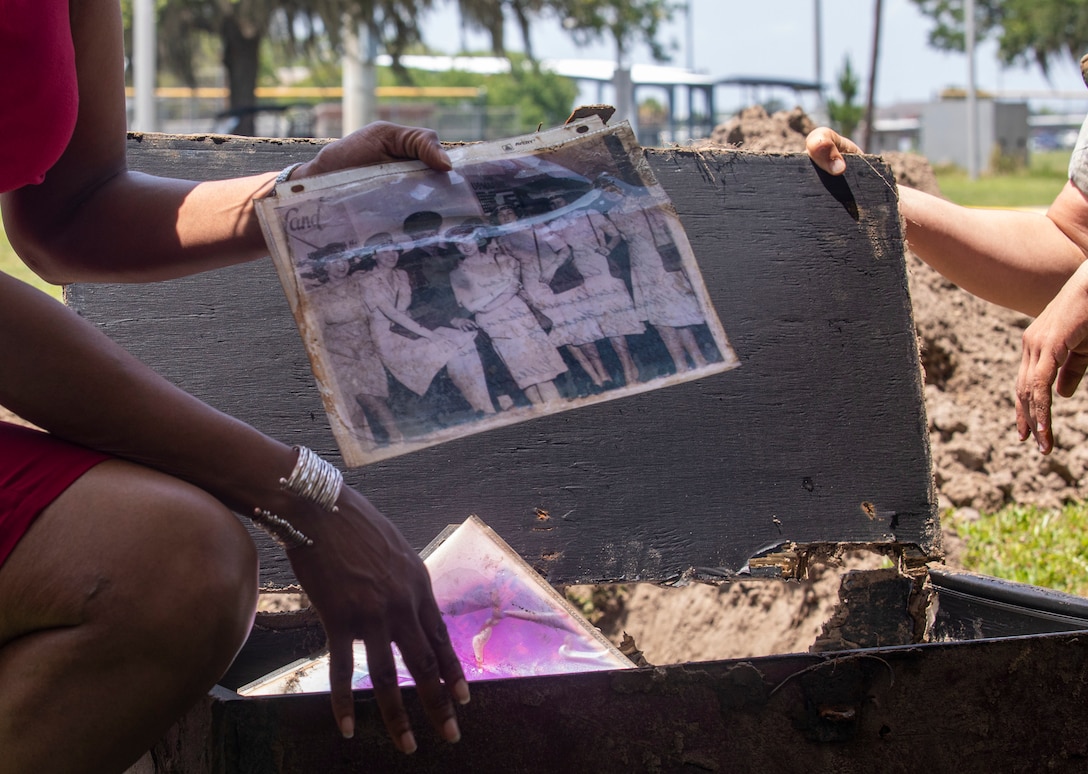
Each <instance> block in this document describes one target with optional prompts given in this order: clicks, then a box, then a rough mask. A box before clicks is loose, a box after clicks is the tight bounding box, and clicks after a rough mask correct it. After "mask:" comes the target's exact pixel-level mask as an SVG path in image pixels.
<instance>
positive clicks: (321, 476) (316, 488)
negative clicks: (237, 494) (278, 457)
mask: <svg viewBox="0 0 1088 774" xmlns="http://www.w3.org/2000/svg"><path fill="white" fill-rule="evenodd" d="M294 448H295V449H296V450H297V451H298V458H297V459H296V460H295V467H294V470H292V471H291V475H290V476H288V477H287V478H281V479H280V489H282V490H284V491H285V492H290V493H291V494H293V495H295V496H297V497H300V498H302V499H303V500H306V501H308V502H311V503H314V504H315V505H319V506H321V507H322V508H324V509H325V510H326V511H328V512H330V513H336V512H337V511H338V510H339V508H337V506H336V501H337V499H339V497H340V490H341V489H342V488H343V486H344V477H343V475H342V474H341V473H340V471H339V470H337V469H336V468H335V467H334V466H333V465H332V463H330V462H328V461H327V460H324V459H322V458H321V457H319V456H318V455H317V454H315V453H314V452H313V451H312V450H310V449H308V448H307V447H305V446H295V447H294ZM252 518H253V521H254V522H255V523H256V524H257V525H258V526H259V527H261V528H262V529H263V530H264V531H265V532H267V533H268V534H269V535H270V536H271V537H272V539H273V540H275V541H276V542H277V543H279V544H280V545H281V546H283V548H285V549H292V548H302V547H304V546H312V545H313V544H314V541H313V540H311V539H310V538H309V537H307V536H306V535H304V534H303V533H302V532H300V531H299V530H298V529H296V528H295V527H294V526H292V524H291V523H290V522H289V521H287V519H285V518H283V517H281V516H277V515H276V514H274V513H272V512H271V511H268V510H266V509H264V508H254V509H253V516H252Z"/></svg>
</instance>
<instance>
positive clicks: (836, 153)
mask: <svg viewBox="0 0 1088 774" xmlns="http://www.w3.org/2000/svg"><path fill="white" fill-rule="evenodd" d="M805 150H806V151H808V155H809V158H811V159H812V162H813V163H814V164H815V165H816V166H818V167H819V168H820V169H822V170H823V171H824V172H827V173H828V174H830V175H841V174H842V173H843V172H845V171H846V159H844V158H843V156H842V154H844V153H861V152H862V150H861V148H859V147H858V146H857V145H856V144H855V143H854V141H853V140H850V139H848V138H846V137H843V136H842V135H841V134H839V133H838V132H836V131H835V130H834V129H830V128H828V127H826V126H819V127H817V128H815V129H813V130H812V131H811V132H809V133H808V136H807V137H806V138H805Z"/></svg>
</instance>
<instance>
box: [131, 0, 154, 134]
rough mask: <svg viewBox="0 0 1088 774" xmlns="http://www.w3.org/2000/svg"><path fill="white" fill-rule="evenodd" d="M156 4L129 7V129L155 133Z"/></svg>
mask: <svg viewBox="0 0 1088 774" xmlns="http://www.w3.org/2000/svg"><path fill="white" fill-rule="evenodd" d="M156 48H157V46H156V43H155V0H134V2H133V4H132V87H133V91H134V92H135V97H134V99H133V106H132V129H133V130H134V131H137V132H154V131H155V130H156V128H157V125H158V120H157V116H156V113H155V85H156V80H157V78H156V77H155V50H156Z"/></svg>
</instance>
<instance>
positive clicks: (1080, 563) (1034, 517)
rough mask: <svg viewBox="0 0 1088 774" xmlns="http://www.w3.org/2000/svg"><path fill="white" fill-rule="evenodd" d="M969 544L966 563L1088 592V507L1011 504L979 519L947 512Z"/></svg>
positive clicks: (1002, 574) (987, 571)
mask: <svg viewBox="0 0 1088 774" xmlns="http://www.w3.org/2000/svg"><path fill="white" fill-rule="evenodd" d="M943 518H945V519H949V520H950V521H951V526H953V527H954V528H955V529H956V532H957V533H959V535H960V536H961V537H962V538H964V540H965V541H966V543H967V554H966V556H965V557H964V564H965V565H966V566H967V568H968V569H970V570H974V571H975V572H979V573H982V574H983V575H992V576H994V577H997V578H1006V579H1008V580H1013V581H1019V582H1021V583H1031V584H1033V585H1036V586H1045V587H1047V588H1052V589H1060V590H1062V591H1067V592H1070V593H1072V594H1079V595H1080V596H1088V509H1086V508H1085V506H1084V504H1083V503H1075V504H1071V505H1067V506H1065V507H1064V508H1062V509H1061V510H1040V509H1038V508H1033V507H1024V506H1015V505H1014V506H1009V507H1007V508H1004V509H1002V510H1000V511H998V512H997V513H983V514H981V515H980V516H979V517H978V518H977V519H973V520H972V519H965V518H958V517H956V516H955V515H954V512H949V513H946V514H945V515H944V517H943Z"/></svg>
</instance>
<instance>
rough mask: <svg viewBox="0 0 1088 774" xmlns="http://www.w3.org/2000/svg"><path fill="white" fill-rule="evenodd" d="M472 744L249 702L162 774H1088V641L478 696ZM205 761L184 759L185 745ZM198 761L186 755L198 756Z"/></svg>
mask: <svg viewBox="0 0 1088 774" xmlns="http://www.w3.org/2000/svg"><path fill="white" fill-rule="evenodd" d="M472 691H473V694H472V701H471V703H470V704H468V705H467V706H465V707H463V708H461V709H460V711H459V715H458V717H459V719H460V725H461V729H462V741H461V742H460V743H459V744H456V745H449V744H445V743H443V742H440V741H438V740H437V739H436V738H435V736H434V735H433V734H431V733H430V732H429V731H427V730H425V728H426V727H425V721H424V720H423V718H422V717H421V713H420V712H419V711H418V710H419V702H418V700H417V699H416V698H415V697H414V696H412V695H411V694H412V690H411V689H408V690H407V694H408V698H407V699H406V703H407V705H408V707H409V708H410V711H411V712H412V713H413V720H414V723H415V728H416V730H417V739H418V741H419V749H418V750H417V751H416V753H415V754H414V755H412V756H410V757H409V756H404V755H402V754H400V753H398V752H397V751H396V750H395V749H394V748H393V746H392V743H390V742H389V740H388V739H386V738H385V736H384V730H383V727H382V724H381V720H380V717H379V714H378V708H377V704H376V703H375V701H374V699H373V696H372V694H371V693H370V692H365V693H359V694H357V698H356V703H355V708H356V718H357V720H356V736H355V738H354V739H351V740H344V739H342V738H340V737H339V735H338V734H337V732H336V730H335V725H334V723H333V720H332V713H331V711H330V708H329V699H328V696H327V695H310V696H305V695H295V696H281V697H275V698H268V699H241V698H237V697H236V696H233V695H232V694H230V693H229V692H226V691H223V690H221V689H219V690H217V692H216V693H215V694H214V695H213V696H210V697H208V699H206V700H205V702H204V703H203V704H202V705H201V706H200V707H198V708H197V709H195V710H193V711H192V712H190V713H189V714H188V715H187V716H186V718H185V720H184V722H183V724H182V725H180V726H178V727H176V728H175V729H174V731H173V732H172V736H171V737H169V738H168V739H167V740H165V743H164V746H161V747H165V748H171V749H173V750H174V751H175V752H176V753H177V754H176V755H175V757H174V758H173V759H172V760H171V762H170V764H169V765H168V767H166V768H160V769H159V770H160V771H178V772H186V774H226V772H231V773H232V774H242V773H243V772H252V773H253V774H258V772H259V773H260V774H277V773H284V774H286V773H288V772H291V773H295V772H314V771H320V772H327V773H328V774H337V773H338V772H400V771H404V772H419V771H463V772H474V774H487V773H489V772H496V773H499V772H501V773H502V774H509V773H510V772H519V773H527V772H585V771H592V772H601V773H602V774H604V773H606V772H617V774H618V773H620V772H622V773H623V774H627V773H628V772H749V771H751V772H766V773H768V774H770V773H771V772H782V774H796V773H797V772H807V771H812V772H822V773H827V774H830V773H833V772H843V773H844V774H845V773H847V772H849V773H851V774H852V773H853V772H859V771H880V772H903V773H904V774H914V773H915V772H959V773H961V774H973V773H975V772H977V773H978V774H990V773H991V772H995V771H998V772H1035V771H1060V772H1074V771H1084V770H1085V768H1086V767H1088V739H1086V738H1085V735H1084V733H1083V719H1084V711H1083V707H1084V704H1085V702H1086V701H1088V647H1086V644H1085V638H1084V635H1083V634H1079V635H1071V634H1059V635H1047V636H1037V637H1015V638H1007V639H1003V640H986V641H977V642H970V643H951V644H931V645H918V646H904V647H897V648H883V649H880V650H860V651H854V652H850V653H836V654H826V655H823V656H817V655H804V654H800V655H791V656H773V657H767V658H759V659H752V660H749V661H720V662H707V663H700V664H684V665H674V666H668V667H659V668H646V669H641V670H637V671H627V672H623V671H618V672H598V673H590V674H581V675H562V676H551V677H534V678H523V679H519V680H500V681H494V682H483V683H476V684H474V685H473V688H472ZM186 739H188V740H190V741H193V740H200V742H202V743H198V744H190V745H188V746H186V745H184V744H181V742H182V741H184V740H186ZM183 753H185V754H183Z"/></svg>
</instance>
